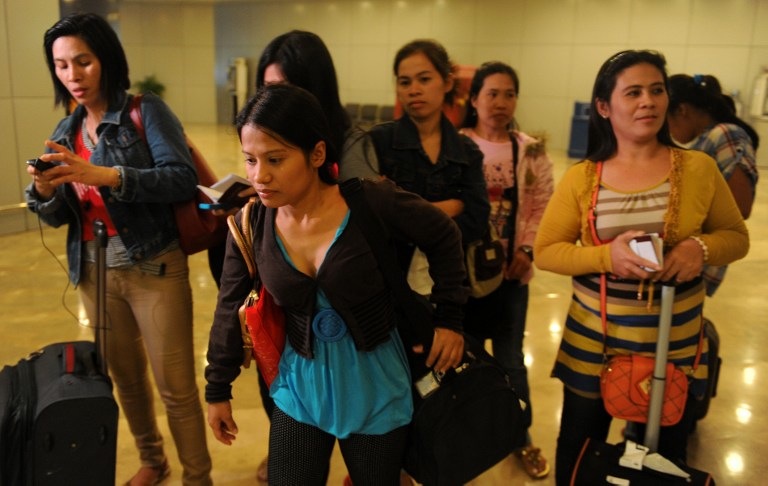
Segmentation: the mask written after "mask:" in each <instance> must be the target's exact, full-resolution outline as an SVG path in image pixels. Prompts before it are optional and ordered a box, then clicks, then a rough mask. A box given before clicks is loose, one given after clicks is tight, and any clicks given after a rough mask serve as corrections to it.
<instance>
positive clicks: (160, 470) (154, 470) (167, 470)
mask: <svg viewBox="0 0 768 486" xmlns="http://www.w3.org/2000/svg"><path fill="white" fill-rule="evenodd" d="M150 472H151V474H152V476H153V477H152V478H150V477H146V476H149V473H150ZM144 473H147V474H146V475H145V474H144ZM170 475H171V466H169V465H168V459H166V460H164V461H163V463H162V464H160V465H159V466H142V467H141V468H139V471H138V472H137V473H136V474H134V476H133V477H132V478H131V479H130V480H129V481H128V482H127V483H125V486H132V485H133V484H134V483H133V482H134V480H137V481H141V483H138V484H142V485H148V486H158V485H159V484H161V483H162V482H163V481H165V480H166V479H168V476H170Z"/></svg>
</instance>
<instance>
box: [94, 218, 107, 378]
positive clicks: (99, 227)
mask: <svg viewBox="0 0 768 486" xmlns="http://www.w3.org/2000/svg"><path fill="white" fill-rule="evenodd" d="M93 235H94V236H95V238H96V326H95V332H94V336H95V339H96V363H97V364H98V367H99V371H100V372H101V373H102V374H103V375H104V376H107V337H106V335H105V333H106V330H107V272H106V270H107V225H106V224H104V221H102V220H100V219H97V220H96V221H94V222H93Z"/></svg>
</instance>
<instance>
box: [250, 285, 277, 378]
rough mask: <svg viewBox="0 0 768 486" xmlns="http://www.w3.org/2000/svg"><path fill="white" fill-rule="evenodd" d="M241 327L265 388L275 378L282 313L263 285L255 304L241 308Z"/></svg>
mask: <svg viewBox="0 0 768 486" xmlns="http://www.w3.org/2000/svg"><path fill="white" fill-rule="evenodd" d="M254 293H255V292H254ZM245 327H246V331H247V332H248V335H249V336H250V338H251V343H250V345H251V349H252V353H253V358H254V359H255V360H256V367H257V368H258V369H259V372H260V373H261V376H262V377H263V378H264V381H265V382H266V383H267V387H269V386H270V385H271V384H272V381H274V379H275V377H277V374H278V371H279V365H280V357H281V356H282V355H283V348H284V347H285V314H283V310H282V309H281V308H280V306H278V305H277V304H276V303H275V301H274V299H273V298H272V294H270V293H269V292H267V289H266V287H264V286H262V287H261V291H260V292H259V294H258V295H257V299H256V301H255V302H254V303H253V304H252V305H250V306H248V305H246V307H245ZM245 344H246V343H244V345H245Z"/></svg>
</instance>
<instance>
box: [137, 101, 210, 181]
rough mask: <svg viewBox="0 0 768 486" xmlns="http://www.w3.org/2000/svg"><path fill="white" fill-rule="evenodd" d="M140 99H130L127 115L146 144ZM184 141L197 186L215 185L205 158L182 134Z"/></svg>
mask: <svg viewBox="0 0 768 486" xmlns="http://www.w3.org/2000/svg"><path fill="white" fill-rule="evenodd" d="M142 99H143V95H141V94H137V95H134V97H133V98H131V103H130V110H129V112H128V113H129V115H130V117H131V121H132V122H133V126H134V127H136V132H137V133H138V134H139V136H140V137H141V138H142V140H144V142H146V141H147V132H146V130H145V129H144V120H143V119H142V117H141V100H142ZM184 141H185V142H186V144H187V148H188V149H189V153H190V155H191V157H192V162H193V164H194V166H195V171H197V182H198V184H200V185H203V186H206V187H210V186H212V185H214V184H216V182H217V181H218V180H219V179H218V177H216V174H215V173H214V172H213V169H211V166H210V165H208V162H207V161H206V160H205V157H203V154H202V152H200V150H199V149H198V148H197V146H196V145H195V144H194V143H192V140H191V139H190V138H189V137H188V136H187V134H186V133H185V134H184Z"/></svg>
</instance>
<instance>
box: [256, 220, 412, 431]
mask: <svg viewBox="0 0 768 486" xmlns="http://www.w3.org/2000/svg"><path fill="white" fill-rule="evenodd" d="M348 222H349V212H347V215H346V217H345V218H344V221H342V223H341V225H340V227H339V229H338V231H337V232H336V236H335V237H334V240H333V242H331V245H330V246H329V248H330V247H332V246H333V245H334V244H335V243H336V240H337V239H338V237H339V235H340V234H341V233H342V232H343V231H344V229H345V228H346V227H347V223H348ZM275 234H277V232H275ZM277 244H278V246H279V247H280V250H281V252H282V254H283V257H284V258H285V259H286V261H287V262H288V263H289V264H291V265H293V262H292V261H291V258H290V257H289V256H288V252H287V251H286V249H285V246H284V245H283V242H282V241H281V240H280V237H279V236H278V237H277ZM293 266H294V268H295V265H293ZM312 331H313V332H312V334H313V341H312V349H313V352H314V358H313V359H307V358H305V357H303V356H301V355H299V354H298V353H296V351H295V350H294V349H293V348H292V347H291V345H290V343H289V342H287V341H286V343H285V349H284V350H283V355H282V357H281V358H280V372H279V374H278V375H277V378H275V381H274V382H272V386H271V387H270V396H271V397H272V398H273V399H274V401H275V404H276V405H277V406H278V407H279V408H280V410H282V411H283V412H285V413H286V414H288V415H289V416H290V417H292V418H294V419H295V420H297V421H299V422H302V423H305V424H309V425H314V426H315V427H318V428H319V429H321V430H323V431H325V432H327V433H329V434H331V435H333V436H335V437H338V438H340V439H344V438H347V437H349V436H350V435H351V434H368V435H380V434H385V433H387V432H390V431H392V430H394V429H396V428H398V427H401V426H403V425H407V424H408V423H410V422H411V416H412V414H413V401H412V398H411V378H410V371H409V369H408V362H407V358H406V356H405V350H404V349H403V344H402V341H401V340H400V336H399V335H398V334H397V331H396V330H393V331H392V334H391V339H390V340H389V341H387V342H385V343H383V344H381V345H380V346H378V347H376V349H374V350H373V351H370V352H364V351H358V350H357V348H356V347H355V342H354V340H353V339H352V335H351V334H350V333H349V331H348V330H347V326H346V324H345V323H344V321H343V320H342V319H341V316H339V314H338V313H336V311H334V310H333V308H332V307H331V306H330V304H329V302H328V300H327V299H326V297H325V295H324V294H323V291H322V290H318V293H317V305H316V312H315V318H314V321H313V323H312Z"/></svg>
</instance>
